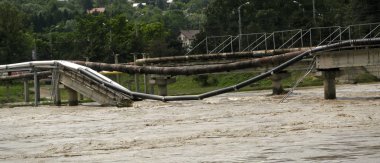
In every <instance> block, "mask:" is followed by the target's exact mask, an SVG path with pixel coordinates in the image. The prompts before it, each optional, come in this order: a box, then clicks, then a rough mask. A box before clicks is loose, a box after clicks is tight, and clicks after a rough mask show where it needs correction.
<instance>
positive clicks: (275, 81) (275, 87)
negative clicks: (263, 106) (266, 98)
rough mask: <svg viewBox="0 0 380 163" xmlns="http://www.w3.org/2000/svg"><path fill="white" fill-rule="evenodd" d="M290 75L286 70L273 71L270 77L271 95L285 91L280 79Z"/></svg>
mask: <svg viewBox="0 0 380 163" xmlns="http://www.w3.org/2000/svg"><path fill="white" fill-rule="evenodd" d="M288 77H290V73H289V72H287V71H281V72H278V73H274V74H273V75H272V76H271V77H270V79H271V80H272V95H282V94H285V93H286V92H287V91H285V90H284V88H283V87H282V82H281V81H282V80H283V79H286V78H288Z"/></svg>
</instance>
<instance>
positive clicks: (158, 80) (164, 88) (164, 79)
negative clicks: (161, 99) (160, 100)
mask: <svg viewBox="0 0 380 163" xmlns="http://www.w3.org/2000/svg"><path fill="white" fill-rule="evenodd" d="M175 81H176V79H175V78H172V77H171V76H162V75H157V76H151V79H150V80H149V83H150V84H156V85H157V87H158V95H160V96H167V95H168V84H171V83H174V82H175Z"/></svg>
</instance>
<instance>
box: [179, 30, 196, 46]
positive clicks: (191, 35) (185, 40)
mask: <svg viewBox="0 0 380 163" xmlns="http://www.w3.org/2000/svg"><path fill="white" fill-rule="evenodd" d="M199 32H200V31H199V30H181V31H180V34H179V36H178V39H179V40H180V41H181V42H182V47H183V48H186V49H187V50H190V48H191V44H192V43H193V41H194V40H195V36H196V35H197V34H198V33H199Z"/></svg>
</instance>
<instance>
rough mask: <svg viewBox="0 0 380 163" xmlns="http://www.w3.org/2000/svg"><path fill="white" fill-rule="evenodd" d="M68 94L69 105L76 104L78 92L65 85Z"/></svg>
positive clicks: (77, 102)
mask: <svg viewBox="0 0 380 163" xmlns="http://www.w3.org/2000/svg"><path fill="white" fill-rule="evenodd" d="M65 89H66V91H67V93H68V95H69V101H68V102H69V106H78V104H79V101H78V92H77V91H75V90H73V89H71V88H70V87H65Z"/></svg>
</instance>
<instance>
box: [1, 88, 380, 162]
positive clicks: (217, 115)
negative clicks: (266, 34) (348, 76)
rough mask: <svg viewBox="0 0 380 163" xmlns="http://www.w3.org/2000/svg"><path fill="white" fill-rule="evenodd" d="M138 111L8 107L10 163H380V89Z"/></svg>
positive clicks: (6, 157)
mask: <svg viewBox="0 0 380 163" xmlns="http://www.w3.org/2000/svg"><path fill="white" fill-rule="evenodd" d="M269 93H270V91H258V92H242V93H230V94H225V95H221V96H217V97H213V98H209V99H205V100H203V101H185V102H169V103H163V102H157V101H140V102H136V103H135V104H134V107H130V108H116V107H94V106H79V107H53V106H43V107H38V108H31V107H21V108H9V109H8V108H5V109H0V161H5V162H165V163H166V162H379V161H380V84H366V85H341V86H338V87H337V96H338V97H339V99H338V100H332V101H326V100H324V99H323V88H321V87H314V88H306V89H302V90H296V91H295V94H294V95H292V96H291V97H290V98H289V99H288V101H287V102H286V103H282V104H279V101H280V100H281V98H282V96H267V95H268V94H269Z"/></svg>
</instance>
